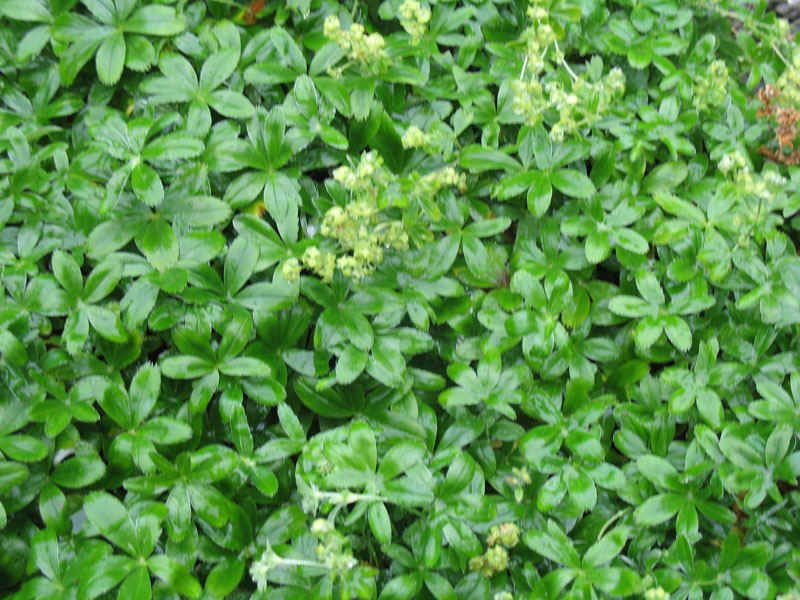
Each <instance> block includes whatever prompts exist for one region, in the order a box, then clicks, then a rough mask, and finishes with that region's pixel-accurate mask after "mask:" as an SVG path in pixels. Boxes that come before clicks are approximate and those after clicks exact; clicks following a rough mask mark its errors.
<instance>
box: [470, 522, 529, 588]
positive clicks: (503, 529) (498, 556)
mask: <svg viewBox="0 0 800 600" xmlns="http://www.w3.org/2000/svg"><path fill="white" fill-rule="evenodd" d="M519 536H520V531H519V527H517V525H516V524H515V523H503V524H502V525H493V526H492V527H491V528H490V529H489V536H488V537H487V538H486V542H487V543H488V544H489V548H488V549H487V550H486V552H484V553H483V554H481V555H480V556H474V557H472V558H471V559H470V560H469V569H470V571H473V572H477V573H480V574H481V575H484V576H485V577H491V576H492V575H494V574H495V573H497V572H500V571H505V570H506V569H507V568H508V550H507V548H513V547H514V546H516V545H517V544H518V543H519Z"/></svg>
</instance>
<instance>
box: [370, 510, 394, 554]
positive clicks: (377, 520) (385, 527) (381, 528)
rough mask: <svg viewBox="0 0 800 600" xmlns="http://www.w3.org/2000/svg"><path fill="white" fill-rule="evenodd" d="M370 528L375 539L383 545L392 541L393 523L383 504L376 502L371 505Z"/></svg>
mask: <svg viewBox="0 0 800 600" xmlns="http://www.w3.org/2000/svg"><path fill="white" fill-rule="evenodd" d="M369 526H370V529H371V530H372V534H373V535H374V536H375V539H376V540H378V542H380V543H381V544H388V543H390V542H391V541H392V522H391V520H390V519H389V512H388V511H387V510H386V506H385V505H384V503H383V502H374V503H373V504H371V505H370V507H369Z"/></svg>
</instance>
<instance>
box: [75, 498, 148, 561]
mask: <svg viewBox="0 0 800 600" xmlns="http://www.w3.org/2000/svg"><path fill="white" fill-rule="evenodd" d="M83 510H84V511H85V512H86V518H87V519H89V521H90V522H91V523H92V525H94V526H95V527H97V529H98V530H99V531H100V533H101V534H103V537H105V538H106V539H107V540H109V541H110V542H111V543H112V544H114V545H115V546H117V547H119V548H121V549H122V550H124V551H125V552H127V553H128V554H130V555H132V556H135V555H136V554H137V539H136V531H135V530H134V528H133V521H132V520H131V518H130V516H129V515H128V511H126V510H125V507H124V506H123V505H122V502H120V501H119V500H117V499H116V498H115V497H114V496H112V495H111V494H108V493H106V492H92V493H91V494H89V495H88V496H87V497H86V500H85V501H84V503H83Z"/></svg>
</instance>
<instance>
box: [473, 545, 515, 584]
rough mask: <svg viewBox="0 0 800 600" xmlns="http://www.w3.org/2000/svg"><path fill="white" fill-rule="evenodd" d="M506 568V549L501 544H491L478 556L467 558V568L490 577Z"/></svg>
mask: <svg viewBox="0 0 800 600" xmlns="http://www.w3.org/2000/svg"><path fill="white" fill-rule="evenodd" d="M507 568H508V550H506V549H505V548H503V547H502V546H493V547H491V548H489V549H488V550H487V551H486V552H484V553H483V554H481V555H480V556H473V557H472V558H470V559H469V570H470V571H472V572H473V573H480V574H481V575H483V576H484V577H491V576H492V575H494V574H495V573H499V572H500V571H505V570H506V569H507Z"/></svg>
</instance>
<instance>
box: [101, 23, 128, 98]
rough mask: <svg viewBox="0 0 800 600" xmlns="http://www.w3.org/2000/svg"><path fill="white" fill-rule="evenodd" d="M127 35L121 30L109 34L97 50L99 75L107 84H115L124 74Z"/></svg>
mask: <svg viewBox="0 0 800 600" xmlns="http://www.w3.org/2000/svg"><path fill="white" fill-rule="evenodd" d="M125 51H126V48H125V37H124V36H123V35H122V32H121V31H115V32H114V33H112V34H111V35H110V36H108V37H107V38H106V39H105V40H103V43H102V44H100V48H99V49H98V51H97V56H96V57H95V65H96V66H97V76H98V77H99V78H100V81H102V82H103V83H104V84H105V85H114V84H115V83H117V82H118V81H119V78H120V77H121V76H122V69H123V67H124V66H125Z"/></svg>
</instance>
